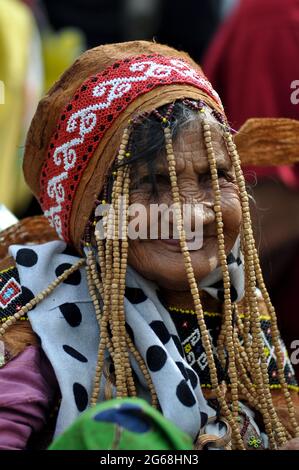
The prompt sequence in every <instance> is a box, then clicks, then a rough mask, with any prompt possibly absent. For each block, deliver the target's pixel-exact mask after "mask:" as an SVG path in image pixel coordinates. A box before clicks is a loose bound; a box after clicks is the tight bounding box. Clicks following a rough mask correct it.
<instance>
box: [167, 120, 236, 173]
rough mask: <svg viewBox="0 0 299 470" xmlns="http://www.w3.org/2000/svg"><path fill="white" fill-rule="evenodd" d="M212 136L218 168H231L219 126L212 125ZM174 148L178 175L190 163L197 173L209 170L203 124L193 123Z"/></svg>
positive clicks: (180, 136)
mask: <svg viewBox="0 0 299 470" xmlns="http://www.w3.org/2000/svg"><path fill="white" fill-rule="evenodd" d="M211 134H212V142H213V147H214V150H215V158H216V162H217V166H221V167H224V168H230V166H231V162H230V158H229V156H228V152H227V149H226V146H225V143H224V139H223V136H222V134H221V132H220V131H219V127H218V126H217V124H215V125H213V124H212V125H211ZM173 148H174V154H175V157H176V169H177V172H178V173H181V172H183V171H184V169H185V168H186V165H187V166H189V164H188V162H190V163H191V164H192V165H193V168H194V171H195V172H197V173H203V172H206V171H207V170H208V167H209V165H208V157H207V151H206V147H205V143H204V139H203V132H202V125H201V122H199V121H196V122H193V123H191V125H188V127H187V128H185V129H182V130H181V132H180V134H179V137H178V138H177V139H176V140H175V142H174V144H173Z"/></svg>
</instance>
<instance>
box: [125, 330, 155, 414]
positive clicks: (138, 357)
mask: <svg viewBox="0 0 299 470" xmlns="http://www.w3.org/2000/svg"><path fill="white" fill-rule="evenodd" d="M126 339H127V345H128V348H129V351H130V352H131V353H132V355H133V356H134V358H135V360H136V362H137V364H138V366H139V369H140V371H141V372H142V374H143V376H144V378H145V381H146V383H147V386H148V389H149V392H150V395H151V401H152V406H153V407H154V408H158V397H157V393H156V390H155V387H154V384H153V382H152V379H151V376H150V373H149V371H148V368H147V366H146V365H145V362H144V360H143V358H142V356H141V354H140V353H139V351H137V349H136V348H135V346H134V344H133V341H132V340H131V338H130V336H129V335H128V334H127V338H126Z"/></svg>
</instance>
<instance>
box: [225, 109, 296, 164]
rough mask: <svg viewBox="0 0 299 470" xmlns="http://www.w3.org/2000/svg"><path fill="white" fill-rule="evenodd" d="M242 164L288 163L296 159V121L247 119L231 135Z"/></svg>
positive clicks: (294, 161)
mask: <svg viewBox="0 0 299 470" xmlns="http://www.w3.org/2000/svg"><path fill="white" fill-rule="evenodd" d="M234 141H235V144H236V146H237V150H238V152H239V155H240V159H241V163H242V166H247V165H254V166H276V165H291V164H293V163H296V162H299V121H296V120H294V119H286V118H252V119H248V120H247V121H246V122H245V124H244V125H243V126H242V127H241V128H240V130H239V132H238V133H237V134H236V135H235V136H234Z"/></svg>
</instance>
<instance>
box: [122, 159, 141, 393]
mask: <svg viewBox="0 0 299 470" xmlns="http://www.w3.org/2000/svg"><path fill="white" fill-rule="evenodd" d="M129 186H130V168H129V167H126V168H125V169H124V178H123V195H122V205H121V218H120V222H121V231H120V232H121V233H120V235H121V241H120V247H121V259H120V274H119V321H120V334H121V341H122V344H121V346H122V351H123V352H122V353H123V364H124V369H125V373H126V381H127V386H128V393H129V396H133V397H135V396H136V395H137V392H136V387H135V383H134V379H133V373H132V368H131V364H130V359H129V353H128V347H127V342H126V337H127V333H126V317H125V308H124V296H125V288H126V271H127V263H128V250H129V243H128V222H129V220H128V218H129V214H128V213H129V190H130V188H129Z"/></svg>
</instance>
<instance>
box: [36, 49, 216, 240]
mask: <svg viewBox="0 0 299 470" xmlns="http://www.w3.org/2000/svg"><path fill="white" fill-rule="evenodd" d="M180 83H183V84H188V85H193V86H194V87H196V88H199V89H201V90H203V91H204V92H205V93H207V94H208V95H209V96H210V97H211V98H212V99H213V100H214V101H215V102H216V103H217V104H218V105H220V107H221V108H222V104H221V101H220V98H219V96H218V94H217V93H216V92H215V91H214V90H213V88H212V86H211V84H210V83H209V82H208V81H207V79H206V78H205V76H204V75H203V74H202V75H200V74H199V73H198V71H196V70H195V69H193V68H192V67H191V66H190V65H189V64H188V63H187V62H185V61H184V60H182V59H174V58H169V57H164V56H161V55H157V54H154V55H141V56H138V57H131V58H130V59H125V60H122V61H119V62H116V63H114V64H113V65H112V66H110V67H109V68H107V69H106V70H104V71H103V72H101V73H99V74H97V75H94V76H91V77H89V78H88V79H87V80H85V81H84V83H83V84H82V85H81V86H80V89H78V90H77V91H76V93H75V94H74V96H73V98H72V100H71V102H70V103H69V104H68V105H67V106H66V107H65V108H64V110H63V111H62V113H61V116H60V118H59V121H58V123H57V126H56V130H55V132H54V134H53V136H52V138H51V141H50V144H49V148H48V154H47V158H46V160H45V163H44V165H43V168H42V172H41V179H40V187H41V194H40V203H41V206H42V208H43V210H44V213H45V216H46V217H47V218H48V219H49V221H50V224H51V225H52V226H53V227H54V228H55V229H56V231H57V233H58V235H59V236H60V237H61V238H63V239H64V240H65V241H67V242H69V241H70V239H69V219H70V213H71V207H72V201H73V199H74V195H75V192H76V189H77V187H78V184H79V181H80V179H81V176H82V174H83V172H84V170H85V168H86V166H87V165H88V162H89V160H90V159H91V157H92V155H93V153H94V151H95V149H96V147H97V145H98V144H99V141H100V140H101V138H102V137H103V135H104V134H105V132H106V131H107V130H108V129H109V127H110V126H111V125H112V123H113V121H114V120H115V119H116V118H117V117H118V116H119V114H120V113H121V112H122V111H124V110H125V109H126V107H127V106H128V105H129V104H130V103H131V102H132V101H134V100H135V99H136V98H137V97H138V96H140V95H142V94H144V93H146V92H148V91H150V90H152V89H154V88H155V87H157V86H161V85H168V84H180Z"/></svg>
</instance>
